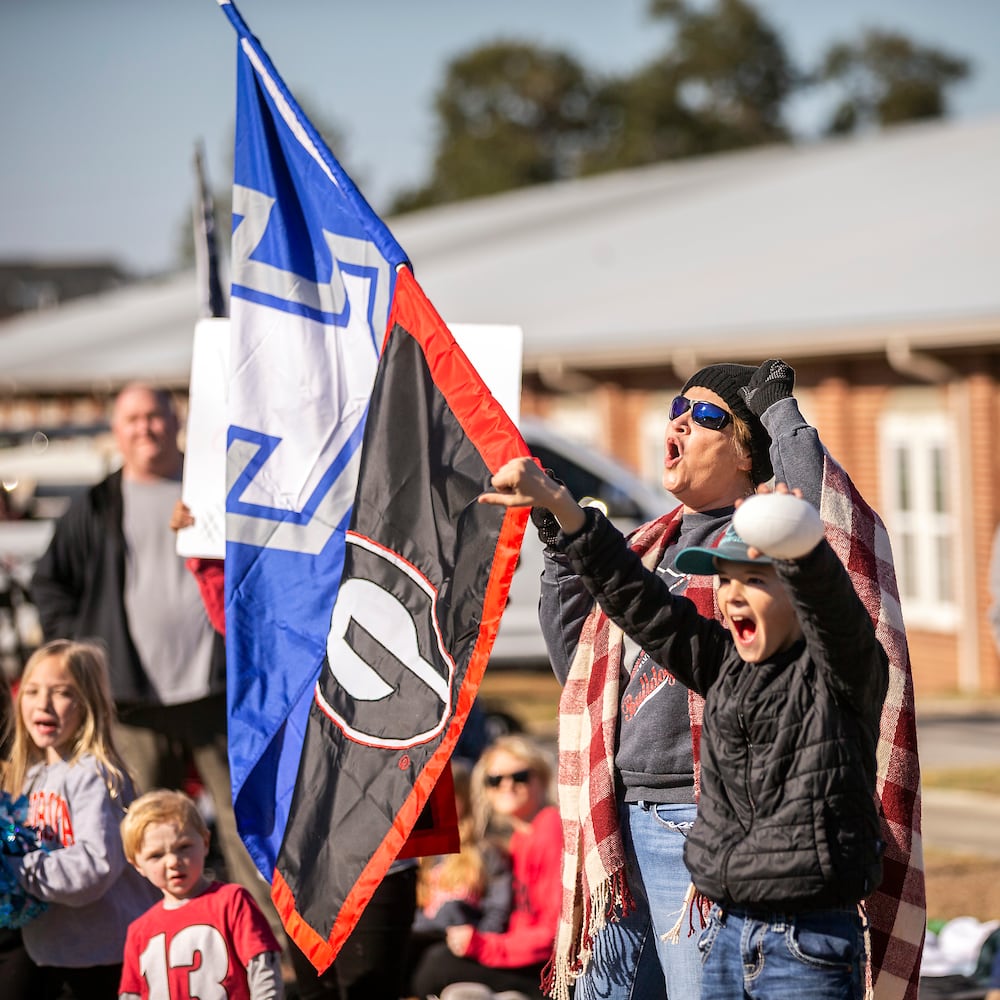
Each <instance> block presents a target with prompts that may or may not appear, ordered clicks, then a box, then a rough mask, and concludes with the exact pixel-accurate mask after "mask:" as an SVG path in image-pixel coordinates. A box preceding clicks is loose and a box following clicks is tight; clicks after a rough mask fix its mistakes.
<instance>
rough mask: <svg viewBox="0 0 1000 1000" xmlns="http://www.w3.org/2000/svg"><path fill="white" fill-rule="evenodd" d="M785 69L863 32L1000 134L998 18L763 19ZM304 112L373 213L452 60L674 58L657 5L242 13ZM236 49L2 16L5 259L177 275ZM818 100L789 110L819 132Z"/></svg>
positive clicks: (310, 2) (288, 0)
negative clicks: (343, 155) (515, 52)
mask: <svg viewBox="0 0 1000 1000" xmlns="http://www.w3.org/2000/svg"><path fill="white" fill-rule="evenodd" d="M757 6H758V7H759V8H760V9H761V10H762V11H763V12H764V13H765V15H766V16H767V17H768V18H769V19H770V20H771V21H772V22H773V23H774V24H775V26H776V27H777V28H779V29H780V31H781V32H782V34H783V36H784V38H785V41H786V44H787V45H788V47H789V49H790V51H791V53H792V55H793V57H795V58H796V59H797V60H799V61H800V62H802V63H807V62H809V61H811V60H814V59H816V58H817V56H818V55H819V54H820V53H821V52H822V51H823V49H824V48H825V47H826V45H827V44H829V42H830V41H832V40H834V39H838V38H845V37H850V36H852V35H853V34H855V33H856V32H857V31H858V30H859V29H860V28H861V27H863V26H869V25H876V26H880V27H891V28H897V29H899V30H902V31H904V32H905V33H907V34H909V35H911V36H912V37H913V38H915V39H916V40H918V41H922V42H925V43H931V44H936V45H939V46H942V47H945V48H947V49H949V50H951V51H954V52H955V53H958V54H962V55H965V56H967V57H969V58H970V59H972V60H973V61H974V62H975V64H976V65H975V69H976V75H975V77H974V78H973V80H972V81H971V82H968V83H966V84H963V85H960V86H959V87H957V88H956V89H955V91H954V93H953V101H954V108H955V111H956V113H957V114H959V115H961V116H963V117H969V116H982V115H987V114H993V115H996V114H1000V2H998V0H948V2H947V3H945V2H943V0H838V2H837V3H824V2H821V0H758V2H757ZM238 7H239V9H240V11H241V13H242V14H243V16H244V18H245V19H246V21H247V22H248V23H249V25H250V27H251V29H252V30H253V31H254V33H255V34H256V35H257V36H258V38H259V39H260V40H261V43H262V44H263V46H264V48H265V49H266V50H267V52H268V54H269V55H270V56H271V58H272V60H273V61H274V63H275V65H276V66H277V68H278V71H279V72H280V73H281V74H282V76H283V77H284V79H285V81H286V83H287V84H288V85H289V86H290V88H291V89H292V91H293V93H295V94H296V96H297V97H299V98H300V99H303V100H304V101H305V102H306V103H308V104H309V106H310V107H313V108H316V109H319V111H320V112H321V113H322V115H323V116H324V118H326V119H328V120H329V121H331V122H332V123H334V124H336V125H337V126H338V127H339V128H340V129H341V131H342V133H343V134H344V136H345V138H346V144H347V145H346V148H347V152H348V157H349V160H350V163H351V165H352V167H353V169H354V171H355V178H356V180H357V181H358V182H359V184H360V186H361V188H362V190H363V191H364V192H365V194H366V195H367V196H368V197H369V199H370V200H371V201H372V202H373V204H374V205H375V207H376V208H382V207H384V205H385V204H386V201H387V199H388V197H389V196H390V194H391V193H392V192H394V191H395V190H397V189H399V188H400V187H403V186H406V185H410V184H415V183H418V182H420V181H421V180H423V179H424V178H425V176H426V172H427V170H428V167H429V162H430V158H431V156H432V154H433V149H434V133H433V130H434V118H433V113H432V107H431V103H432V99H433V94H434V91H435V89H436V88H437V86H438V85H439V84H440V82H441V80H442V76H443V72H444V66H445V64H446V63H447V62H448V60H449V59H451V58H452V57H454V56H455V55H457V54H459V53H462V52H465V51H468V50H469V49H471V48H473V47H475V46H476V45H479V44H482V43H484V42H486V41H489V40H492V39H495V38H497V37H507V38H519V39H527V40H531V41H535V42H539V43H542V44H546V45H551V46H554V47H559V48H562V49H564V50H566V51H569V52H571V53H572V54H573V55H575V56H576V57H577V58H578V59H580V60H581V61H582V62H583V63H584V64H585V65H586V66H588V67H590V68H592V69H594V70H597V71H601V72H609V73H610V72H622V71H627V70H630V69H632V68H634V67H636V66H638V65H640V64H641V63H642V62H643V61H645V60H646V59H648V58H650V57H651V56H653V55H654V54H656V53H657V52H658V51H660V50H661V49H662V48H663V45H664V41H665V35H664V29H663V27H662V26H659V25H655V24H652V23H650V22H649V21H648V20H647V19H646V17H645V10H646V0H489V2H487V0H419V2H403V0H354V2H353V3H347V2H345V0H280V2H278V0H238ZM234 81H235V34H234V32H233V30H232V28H231V27H230V25H229V22H228V20H227V19H226V17H225V15H224V14H223V12H222V11H220V10H219V9H218V7H217V5H216V3H215V2H214V0H91V2H89V3H86V2H81V0H3V2H2V3H0V88H2V93H3V94H4V101H3V103H2V108H0V122H2V131H0V134H2V135H3V137H4V144H3V146H4V150H3V156H2V166H0V170H2V178H3V184H2V185H0V259H11V258H22V257H28V258H32V259H41V260H52V259H78V258H88V259H92V258H111V259H113V260H115V261H117V262H118V263H120V264H122V265H123V266H125V267H127V268H130V269H133V270H136V271H139V272H153V271H157V270H162V269H165V268H169V267H170V266H172V265H173V263H174V261H175V257H176V251H177V246H178V244H179V239H180V236H179V232H180V227H181V226H182V225H183V224H184V221H185V211H186V207H187V205H188V204H189V201H190V197H191V191H192V186H193V182H192V173H191V157H192V152H193V148H194V143H195V141H196V140H198V139H199V138H200V139H203V140H204V142H205V147H206V151H207V156H208V163H209V171H210V174H211V176H212V180H213V183H214V184H215V186H219V185H221V184H222V183H223V181H224V180H225V178H224V177H223V173H224V171H225V169H227V164H228V161H229V151H228V150H227V149H226V144H227V142H229V141H230V137H231V130H232V122H233V118H234V111H235V107H234V100H235V98H234ZM818 111H819V102H818V101H817V99H815V98H812V99H803V100H800V101H798V102H797V103H796V104H795V105H793V106H792V107H791V108H790V120H791V123H792V124H793V125H794V126H795V127H797V128H798V129H799V130H802V131H806V132H808V131H809V130H811V129H815V123H816V121H817V116H818Z"/></svg>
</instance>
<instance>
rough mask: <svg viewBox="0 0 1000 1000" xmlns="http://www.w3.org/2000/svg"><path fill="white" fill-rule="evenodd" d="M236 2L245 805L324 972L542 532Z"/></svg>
mask: <svg viewBox="0 0 1000 1000" xmlns="http://www.w3.org/2000/svg"><path fill="white" fill-rule="evenodd" d="M220 4H221V6H222V7H223V9H224V10H225V11H226V13H227V15H228V16H229V18H230V20H231V21H232V23H233V25H234V27H235V28H236V30H237V33H238V35H239V43H238V50H237V64H238V87H237V120H236V149H235V168H234V169H235V174H234V185H233V218H234V230H233V250H232V265H231V267H232V288H231V314H232V329H233V334H232V361H231V372H232V376H231V382H230V386H229V408H230V430H229V445H228V480H227V482H228V495H227V502H226V532H227V545H226V630H227V654H228V658H229V680H228V699H229V724H230V728H229V741H230V759H231V767H232V781H233V798H234V807H235V809H236V815H237V822H238V824H239V827H240V832H241V834H242V836H243V838H244V841H245V842H246V844H247V847H248V849H249V850H250V853H251V856H252V857H253V858H254V861H255V862H256V864H257V866H258V868H260V870H261V872H262V873H263V874H264V875H265V876H266V877H268V878H271V877H272V874H273V875H274V882H275V886H274V893H273V894H274V896H275V899H276V901H277V903H278V906H279V910H280V911H281V912H282V916H283V918H284V919H285V921H286V926H288V927H289V929H290V931H291V933H292V934H293V936H294V937H295V938H296V939H297V940H298V941H299V943H300V944H301V945H303V947H304V949H305V950H306V952H307V954H309V955H310V957H311V958H312V959H313V962H314V964H316V965H317V966H318V967H319V966H322V967H325V966H326V965H328V964H329V962H330V961H332V959H333V957H334V955H335V954H336V951H337V949H338V948H339V946H340V944H341V943H342V941H343V939H344V938H345V937H346V935H347V934H348V933H349V931H350V928H351V927H353V925H354V923H355V922H356V920H357V917H358V916H359V915H360V913H361V910H362V909H363V907H364V905H365V904H366V902H367V899H368V898H369V897H370V895H371V892H372V891H374V887H375V886H376V885H377V884H378V881H379V880H380V879H381V877H382V875H383V874H384V873H385V871H386V869H387V868H388V865H389V864H390V863H391V862H392V860H393V859H394V858H395V857H396V856H397V855H398V854H400V853H403V854H405V853H407V851H408V850H411V851H412V844H413V839H414V838H413V837H411V834H412V833H413V832H414V827H415V826H418V827H419V825H422V824H418V820H420V818H421V817H422V816H424V815H426V813H425V812H424V807H425V806H426V805H427V803H428V797H429V795H430V792H431V789H432V788H433V787H434V785H435V782H436V780H437V778H438V777H439V776H440V775H441V774H442V773H446V771H445V764H446V761H447V758H448V755H449V754H450V752H451V750H452V749H453V747H454V744H455V741H456V740H457V738H458V735H459V732H460V730H461V726H462V724H463V722H464V719H465V716H466V714H467V712H468V710H469V708H470V706H471V704H472V700H473V698H474V696H475V693H476V688H477V686H478V683H479V680H480V678H481V675H482V671H483V668H484V667H485V663H486V659H487V658H488V656H489V651H490V648H491V646H492V642H493V638H494V637H495V633H496V629H497V626H498V624H499V617H500V612H501V610H502V608H503V605H504V603H505V601H506V593H507V588H508V586H509V582H510V577H511V575H512V574H513V569H514V565H515V562H516V557H517V550H518V548H519V545H520V539H521V535H522V533H523V530H524V523H525V517H526V515H525V513H524V512H523V511H521V512H507V513H505V514H501V513H500V512H498V511H497V510H495V509H493V508H483V507H481V506H479V505H477V504H476V503H475V498H476V496H477V495H478V493H479V492H481V491H482V490H483V489H485V488H486V486H487V483H488V481H489V476H490V474H491V472H492V471H495V469H496V468H498V467H499V465H500V464H502V462H503V461H506V460H507V459H508V458H510V457H513V456H514V455H516V454H526V453H527V448H526V446H525V445H524V443H523V441H522V440H521V438H520V435H519V434H518V433H517V431H516V429H514V427H513V425H512V424H511V423H510V421H509V419H508V418H507V416H506V414H505V413H504V412H503V410H502V409H501V408H500V406H499V405H498V404H497V403H496V402H495V401H494V400H493V399H492V397H491V396H490V394H489V392H488V391H487V390H486V388H485V386H484V385H483V383H482V381H481V380H480V378H479V376H478V375H477V373H476V372H475V371H474V369H473V368H472V366H471V365H470V364H469V363H468V361H467V359H466V358H465V356H464V354H463V353H462V351H461V350H460V349H459V348H458V347H457V345H456V344H455V342H454V340H453V338H452V337H451V335H450V334H449V333H448V330H447V328H446V327H445V325H444V323H443V322H442V321H441V319H440V317H439V316H438V315H437V313H436V312H435V311H434V309H433V307H432V306H431V305H430V304H429V303H428V302H427V300H426V298H425V297H424V295H423V293H422V292H421V291H420V289H419V286H417V285H416V283H415V282H414V281H413V278H412V276H411V274H410V272H409V270H408V269H407V261H406V257H405V254H404V253H403V251H402V249H401V248H400V247H399V245H398V244H397V243H396V241H395V239H394V238H393V237H392V234H391V233H390V232H389V230H388V229H387V228H386V226H385V225H384V223H383V222H382V221H381V220H380V219H379V218H378V217H377V216H376V215H375V213H374V212H373V211H372V210H371V208H370V207H369V205H368V204H367V202H366V201H365V200H364V198H363V197H362V196H361V194H360V193H359V192H358V191H357V189H356V188H355V187H354V185H353V183H352V182H351V180H350V178H349V177H348V176H347V174H346V173H345V172H344V171H343V169H342V168H341V166H340V164H339V163H338V162H337V161H336V159H335V158H334V156H333V155H332V153H331V152H330V151H329V150H328V149H327V147H326V145H325V144H324V143H323V140H322V139H321V138H320V136H319V135H318V133H317V132H316V130H315V129H314V128H313V126H312V125H311V124H310V123H309V121H308V119H307V118H306V117H305V115H304V114H303V113H302V111H301V110H300V109H299V107H298V106H297V104H296V102H295V100H294V98H293V97H292V95H291V93H290V92H289V91H288V89H287V88H286V87H285V85H284V84H283V83H282V81H281V79H280V78H279V76H278V74H277V72H276V71H275V69H274V67H273V65H272V64H271V62H270V60H269V59H268V57H267V55H266V54H265V53H264V51H263V49H262V48H261V47H260V44H259V43H258V42H257V40H256V39H255V38H253V36H252V35H251V34H250V32H249V30H248V28H247V26H246V24H245V23H244V22H243V20H242V18H241V17H240V15H239V13H238V12H237V11H236V10H235V8H234V7H233V5H232V4H231V3H227V2H225V0H220ZM390 309H391V310H392V316H393V321H392V326H391V334H389V335H387V330H389V329H390V324H389V314H390ZM383 343H384V344H385V347H384V350H385V356H384V357H383V358H382V361H381V362H380V361H379V357H380V353H381V352H382V351H381V349H382V348H383ZM406 345H409V346H408V348H407V346H406ZM376 369H378V372H379V377H378V386H379V389H378V392H377V394H376V396H375V397H374V401H373V403H372V409H371V413H370V414H369V399H370V397H371V396H372V389H373V385H374V384H375V378H376ZM366 418H367V421H368V429H367V430H366V426H365V425H366ZM363 436H364V439H365V442H366V443H365V452H364V454H365V458H364V468H365V476H364V478H363V480H362V483H361V485H360V486H359V485H358V471H359V467H360V465H361V462H362V439H363ZM373 477H374V478H373ZM356 488H357V489H358V490H359V492H358V500H357V502H356V503H355V489H356ZM352 507H353V509H354V523H353V527H352V534H351V535H350V539H351V544H350V545H349V546H348V545H346V538H347V528H348V525H349V523H350V522H351V511H352ZM401 532H402V533H403V534H404V535H405V537H402V538H401V537H400V533H401ZM345 551H346V557H345ZM342 570H344V572H345V576H344V580H345V582H344V584H343V594H344V595H345V599H344V601H336V602H335V599H336V597H337V591H338V585H339V584H340V580H341V572H342ZM421 595H422V596H421ZM421 601H422V602H423V603H420V602H421ZM321 668H322V670H323V675H322V679H321V682H320V683H319V685H318V686H317V683H316V682H317V678H318V677H319V675H320V670H321ZM314 689H315V707H314V708H313V710H312V713H310V705H311V704H312V703H313V702H314ZM307 725H308V730H309V734H308V740H306V739H305V738H306V729H307ZM304 740H305V742H306V747H305V751H303V742H304ZM300 758H302V767H301V768H300V767H299V761H300ZM389 768H391V773H385V772H386V771H387V770H388V769H389ZM297 778H298V781H299V787H298V788H296V780H297ZM439 790H440V786H439ZM293 791H294V804H293V801H292V797H293ZM362 816H364V820H363V822H359V820H360V818H361V817H362ZM286 826H288V834H287V837H285V834H286ZM283 838H285V846H284V847H283V848H282V853H281V856H282V859H283V860H282V864H281V870H280V872H275V871H274V868H275V863H276V860H277V858H278V850H279V846H280V845H281V844H282V840H283ZM408 838H409V839H408ZM404 845H405V846H404Z"/></svg>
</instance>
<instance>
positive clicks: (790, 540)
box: [733, 493, 823, 559]
mask: <svg viewBox="0 0 1000 1000" xmlns="http://www.w3.org/2000/svg"><path fill="white" fill-rule="evenodd" d="M733 527H734V528H735V529H736V533H737V534H738V535H739V536H740V538H742V539H743V541H744V542H746V543H747V545H752V546H753V547H754V548H755V549H760V551H761V552H763V553H764V554H765V555H768V556H771V557H773V558H775V559H798V558H799V557H800V556H804V555H806V553H808V552H812V550H813V549H814V548H815V547H816V546H817V544H818V543H819V540H820V539H821V538H822V537H823V522H822V520H820V516H819V511H818V510H816V508H815V507H813V505H812V504H811V503H808V502H807V501H805V500H802V499H800V498H799V497H797V496H793V495H792V494H791V493H756V494H754V495H753V496H752V497H748V498H747V499H746V500H744V501H743V503H741V504H740V505H739V507H737V508H736V513H735V514H734V515H733Z"/></svg>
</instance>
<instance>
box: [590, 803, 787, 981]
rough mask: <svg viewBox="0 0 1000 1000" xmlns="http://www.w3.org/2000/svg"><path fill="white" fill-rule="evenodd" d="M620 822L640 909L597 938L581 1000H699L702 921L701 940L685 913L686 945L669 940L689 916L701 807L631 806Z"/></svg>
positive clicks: (623, 809)
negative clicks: (691, 838) (689, 841)
mask: <svg viewBox="0 0 1000 1000" xmlns="http://www.w3.org/2000/svg"><path fill="white" fill-rule="evenodd" d="M619 817H620V820H621V828H622V840H623V841H624V844H625V857H626V860H627V862H628V869H627V876H628V885H629V889H631V891H632V896H633V898H634V899H635V909H634V910H633V911H632V912H631V913H630V914H629V915H628V916H627V917H624V918H622V919H621V920H619V921H616V922H614V923H609V924H608V925H607V926H606V927H605V928H604V930H603V931H601V933H600V934H598V935H597V938H596V939H595V941H594V954H593V957H592V958H591V961H590V962H589V964H588V965H587V968H586V970H585V971H584V973H583V975H582V976H581V977H580V979H579V980H578V981H577V985H576V993H575V996H576V998H577V1000H664V998H667V1000H695V998H697V997H698V996H699V981H700V979H701V960H700V958H699V955H698V934H697V931H698V930H699V929H700V928H699V924H698V918H697V916H696V917H695V930H696V933H692V934H690V935H689V934H688V915H687V912H686V911H684V913H683V923H682V926H681V937H680V941H679V942H678V943H677V944H668V943H667V942H666V941H663V940H661V937H662V935H664V934H666V933H667V932H668V931H670V930H671V928H672V927H673V926H674V924H676V923H677V920H678V918H679V917H681V916H682V912H681V911H682V909H683V907H684V896H685V893H686V892H687V889H688V885H689V884H690V882H691V877H690V875H688V870H687V868H685V867H684V840H685V837H686V836H687V832H688V830H690V829H691V824H692V823H693V822H694V817H695V807H694V806H693V805H656V804H653V803H638V804H636V803H630V804H626V805H623V806H622V807H621V810H620V812H619ZM797 1000H802V998H801V997H799V998H797Z"/></svg>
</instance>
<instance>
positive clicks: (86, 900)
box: [5, 754, 160, 968]
mask: <svg viewBox="0 0 1000 1000" xmlns="http://www.w3.org/2000/svg"><path fill="white" fill-rule="evenodd" d="M24 792H25V794H26V795H28V796H29V798H30V799H31V803H32V810H31V811H32V814H33V815H34V816H36V817H38V816H40V817H41V820H40V821H41V822H44V823H45V824H47V825H49V826H51V827H52V829H53V830H54V831H55V833H56V834H57V835H58V836H59V838H60V840H61V841H62V844H63V846H57V847H56V848H55V849H54V850H52V851H46V850H37V851H32V852H31V853H30V854H26V855H25V856H24V857H23V858H6V859H5V860H6V862H7V864H8V866H9V867H10V868H11V870H12V871H13V872H14V873H15V874H16V876H17V879H18V882H19V883H20V885H21V886H22V888H23V889H24V890H25V891H26V892H28V893H30V894H31V895H32V896H34V897H35V898H36V899H41V900H44V901H45V902H47V903H48V904H49V905H48V909H47V910H46V911H45V912H44V913H43V914H42V915H41V916H40V917H38V918H37V919H36V920H33V921H31V923H29V924H27V925H26V926H25V927H24V930H23V932H22V934H23V937H24V946H25V948H26V950H27V952H28V954H29V955H30V956H31V958H32V959H33V961H34V962H35V963H36V964H38V965H54V966H60V967H63V968H80V967H84V966H90V965H113V964H115V963H117V962H120V961H121V960H122V953H123V951H124V948H125V932H126V930H127V929H128V925H129V924H130V923H131V922H132V921H133V920H134V919H135V918H136V917H138V916H139V915H140V914H141V913H143V912H144V911H145V910H147V909H149V907H150V906H152V905H153V903H155V902H156V901H157V899H159V898H160V893H158V892H157V891H156V889H154V888H153V886H152V885H150V883H149V882H147V881H146V880H145V879H144V878H143V877H142V876H141V875H139V873H138V872H136V871H135V870H134V869H133V868H132V866H131V865H129V864H128V863H127V862H126V860H125V854H124V851H123V850H122V840H121V833H120V831H119V824H120V823H121V821H122V817H123V816H124V813H125V809H124V804H123V803H122V802H121V801H118V800H115V799H112V798H111V795H110V793H109V792H108V787H107V785H106V784H105V781H104V777H103V775H102V774H101V771H100V769H99V768H98V765H97V761H96V760H95V759H94V758H93V757H92V756H91V755H90V754H84V755H82V756H81V757H80V758H79V759H78V760H77V761H76V762H75V763H72V764H70V763H68V762H66V761H59V762H58V763H55V764H48V765H46V764H36V765H35V766H34V767H32V768H30V769H29V771H28V774H27V776H26V778H25V784H24Z"/></svg>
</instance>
